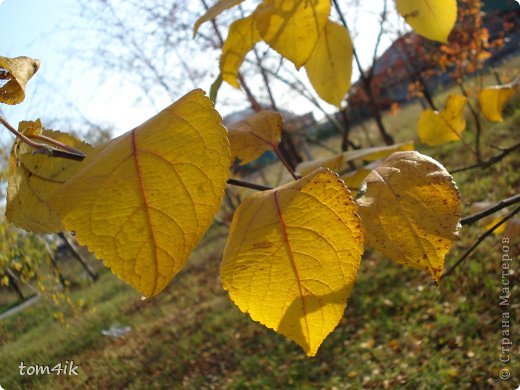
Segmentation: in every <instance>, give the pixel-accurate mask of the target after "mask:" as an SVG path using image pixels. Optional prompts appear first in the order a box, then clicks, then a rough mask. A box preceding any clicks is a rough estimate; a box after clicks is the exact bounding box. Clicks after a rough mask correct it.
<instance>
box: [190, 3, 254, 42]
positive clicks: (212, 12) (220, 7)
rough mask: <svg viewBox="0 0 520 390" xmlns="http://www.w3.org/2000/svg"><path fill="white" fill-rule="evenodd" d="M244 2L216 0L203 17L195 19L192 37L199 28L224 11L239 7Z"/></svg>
mask: <svg viewBox="0 0 520 390" xmlns="http://www.w3.org/2000/svg"><path fill="white" fill-rule="evenodd" d="M243 1H244V0H218V1H217V2H216V3H215V4H214V5H213V6H211V7H210V8H209V9H208V10H207V11H206V13H205V14H204V15H202V16H201V17H200V18H198V19H197V21H196V22H195V24H194V26H193V36H195V35H197V31H199V27H200V26H201V25H202V24H203V23H205V22H208V21H210V20H212V19H215V18H216V17H217V16H218V15H220V14H221V13H222V12H224V11H225V10H227V9H229V8H232V7H235V6H237V5H239V4H240V3H241V2H243Z"/></svg>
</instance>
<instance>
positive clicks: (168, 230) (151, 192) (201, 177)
mask: <svg viewBox="0 0 520 390" xmlns="http://www.w3.org/2000/svg"><path fill="white" fill-rule="evenodd" d="M221 120H222V118H221V117H220V115H219V114H218V113H217V112H216V111H215V109H214V108H213V105H212V103H211V101H210V100H209V99H208V98H207V97H206V96H205V95H204V92H203V91H201V90H194V91H192V92H190V93H188V94H187V95H186V96H184V97H182V98H181V99H179V100H178V101H177V102H176V103H174V104H172V105H171V106H170V107H168V108H166V109H165V110H163V111H161V112H160V113H159V114H157V115H156V116H154V117H153V118H151V119H149V120H148V121H147V122H145V123H143V124H142V125H141V126H139V127H137V128H135V129H133V130H131V131H129V132H127V133H126V134H123V135H122V136H120V137H117V138H115V139H113V140H111V141H109V142H107V143H105V144H103V145H101V146H99V147H97V148H95V149H94V150H93V151H92V152H91V153H90V154H89V155H88V156H87V158H86V159H85V160H83V162H82V163H81V166H80V168H79V169H78V171H77V172H76V173H75V174H74V175H73V176H72V177H71V178H70V180H69V181H68V182H67V183H65V184H64V185H63V187H62V190H61V191H59V192H58V193H56V194H55V195H56V196H54V197H53V198H52V205H54V206H55V209H56V210H57V211H58V213H59V215H60V217H61V219H62V223H63V225H64V227H65V229H66V230H69V231H75V232H76V238H77V240H78V242H79V243H80V244H81V245H87V246H88V247H89V249H90V250H93V251H94V252H95V254H96V255H97V256H98V257H99V258H101V259H103V260H104V262H105V264H106V265H107V266H108V267H110V268H112V271H113V272H114V273H115V274H116V275H118V276H119V277H120V278H122V279H123V280H125V281H126V282H127V283H129V284H130V285H132V286H133V287H134V288H136V289H137V290H139V291H140V292H141V293H143V295H145V296H147V297H150V296H153V295H156V294H158V293H159V292H161V290H163V289H164V288H165V287H166V285H167V284H168V283H169V282H170V280H171V279H172V278H173V277H174V276H175V275H176V274H177V272H179V270H180V269H181V268H182V266H183V265H184V264H185V262H186V260H187V258H188V256H189V254H190V253H191V251H192V250H193V248H194V246H195V244H196V243H197V242H198V241H199V239H200V238H201V237H202V235H203V234H204V232H205V231H206V230H207V228H208V227H209V226H210V224H211V222H212V220H213V216H214V215H215V213H216V212H217V211H218V209H219V207H220V202H221V199H222V196H223V194H224V189H225V187H226V181H227V179H228V178H229V165H230V152H229V144H228V140H227V136H226V129H225V128H224V127H223V126H222V125H221Z"/></svg>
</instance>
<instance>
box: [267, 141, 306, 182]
mask: <svg viewBox="0 0 520 390" xmlns="http://www.w3.org/2000/svg"><path fill="white" fill-rule="evenodd" d="M273 151H274V153H275V154H276V157H278V159H279V160H280V161H281V162H282V164H283V165H284V167H285V168H286V169H287V170H288V171H289V173H290V174H291V176H292V177H293V178H294V180H298V179H299V178H300V177H299V176H298V175H297V174H296V172H294V171H293V169H292V168H291V166H290V165H289V163H288V162H287V160H286V159H285V158H284V157H283V156H282V153H280V149H278V146H276V145H273Z"/></svg>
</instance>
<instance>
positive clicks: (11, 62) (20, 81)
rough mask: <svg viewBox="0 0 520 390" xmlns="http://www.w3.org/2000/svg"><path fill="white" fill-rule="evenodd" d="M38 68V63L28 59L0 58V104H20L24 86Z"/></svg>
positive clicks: (23, 94) (22, 98)
mask: <svg viewBox="0 0 520 390" xmlns="http://www.w3.org/2000/svg"><path fill="white" fill-rule="evenodd" d="M39 67H40V61H38V60H35V59H32V58H29V57H16V58H7V57H0V102H2V103H6V104H10V105H13V104H18V103H21V102H22V101H23V100H24V99H25V85H26V84H27V82H28V81H29V79H30V78H31V77H33V76H34V74H35V73H36V72H37V71H38V68H39Z"/></svg>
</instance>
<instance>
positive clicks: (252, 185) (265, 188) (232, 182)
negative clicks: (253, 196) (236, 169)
mask: <svg viewBox="0 0 520 390" xmlns="http://www.w3.org/2000/svg"><path fill="white" fill-rule="evenodd" d="M227 183H228V184H230V185H232V186H237V187H244V188H250V189H252V190H258V191H268V190H272V189H273V187H269V186H264V185H262V184H256V183H250V182H247V181H242V180H237V179H229V180H228V181H227Z"/></svg>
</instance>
